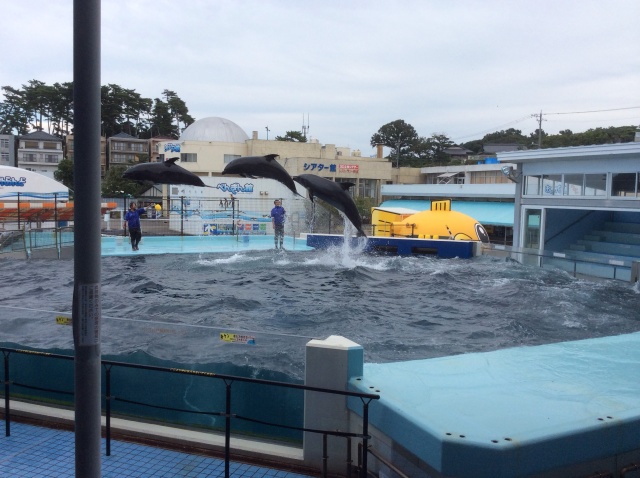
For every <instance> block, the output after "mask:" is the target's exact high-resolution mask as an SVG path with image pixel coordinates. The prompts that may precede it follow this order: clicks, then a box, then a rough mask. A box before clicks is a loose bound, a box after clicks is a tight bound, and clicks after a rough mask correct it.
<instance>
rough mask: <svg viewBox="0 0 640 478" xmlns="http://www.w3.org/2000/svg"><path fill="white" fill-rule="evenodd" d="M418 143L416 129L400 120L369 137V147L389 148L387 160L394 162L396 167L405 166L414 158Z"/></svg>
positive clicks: (388, 124)
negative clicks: (382, 146) (380, 146)
mask: <svg viewBox="0 0 640 478" xmlns="http://www.w3.org/2000/svg"><path fill="white" fill-rule="evenodd" d="M418 141H419V138H418V133H417V132H416V129H415V128H414V127H413V126H411V125H410V124H409V123H405V121H404V120H401V119H399V120H395V121H392V122H391V123H387V124H385V125H382V126H381V127H380V129H379V130H378V132H377V133H374V135H373V136H371V146H376V145H378V144H382V145H384V146H387V147H388V148H391V153H389V158H390V159H391V158H392V159H393V160H394V161H395V164H396V167H399V166H405V165H406V163H407V162H410V161H411V159H412V158H413V157H414V156H415V147H416V145H417V143H418Z"/></svg>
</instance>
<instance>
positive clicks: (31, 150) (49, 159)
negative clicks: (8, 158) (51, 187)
mask: <svg viewBox="0 0 640 478" xmlns="http://www.w3.org/2000/svg"><path fill="white" fill-rule="evenodd" d="M18 143H19V144H18V167H19V168H23V169H26V170H28V171H35V172H37V173H40V174H42V175H44V176H47V177H49V178H53V173H54V172H55V171H56V170H57V169H58V163H59V162H60V161H61V160H62V159H63V157H64V153H63V151H62V140H61V139H60V138H58V137H57V136H53V135H51V134H49V133H45V132H44V131H35V132H33V133H29V134H25V135H23V136H20V137H19V140H18Z"/></svg>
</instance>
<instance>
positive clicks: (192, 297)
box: [0, 223, 640, 378]
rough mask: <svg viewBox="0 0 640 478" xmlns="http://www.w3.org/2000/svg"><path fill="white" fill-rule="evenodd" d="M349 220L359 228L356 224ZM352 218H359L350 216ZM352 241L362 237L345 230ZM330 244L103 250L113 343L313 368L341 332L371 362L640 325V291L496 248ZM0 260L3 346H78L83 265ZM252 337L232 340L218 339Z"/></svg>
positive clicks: (187, 358) (113, 349) (256, 365)
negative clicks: (318, 346)
mask: <svg viewBox="0 0 640 478" xmlns="http://www.w3.org/2000/svg"><path fill="white" fill-rule="evenodd" d="M345 224H348V223H345ZM349 226H350V224H349ZM345 229H347V231H346V232H345V238H347V237H351V235H353V234H354V231H353V229H350V227H345ZM344 242H345V245H344V246H341V248H339V249H338V248H336V249H333V250H326V251H310V252H285V253H277V252H275V251H267V250H262V251H244V252H233V253H210V254H201V255H198V254H182V255H172V254H166V255H155V256H148V257H145V256H137V257H105V258H103V259H102V274H101V275H102V283H101V290H102V314H103V329H102V351H103V353H104V354H114V355H126V354H131V353H137V352H141V351H142V352H145V353H147V354H150V355H152V356H154V357H157V358H160V359H167V360H175V361H179V362H184V363H231V364H236V365H238V366H247V367H250V368H251V369H253V370H255V371H256V373H258V371H259V370H269V371H278V372H282V373H285V374H287V375H289V376H291V377H294V378H301V377H303V376H304V354H305V350H304V349H305V344H306V343H307V342H308V341H309V340H310V339H312V338H326V337H327V336H329V335H342V336H344V337H346V338H348V339H350V340H353V341H354V342H356V343H359V344H361V345H362V346H363V347H364V350H365V360H366V361H368V362H388V361H401V360H412V359H423V358H431V357H438V356H444V355H453V354H459V353H466V352H478V351H489V350H495V349H500V348H505V347H514V346H522V345H538V344H544V343H551V342H559V341H566V340H578V339H584V338H590V337H602V336H607V335H618V334H623V333H630V332H636V331H639V330H640V317H639V316H638V313H637V310H638V308H639V306H640V289H639V286H638V284H635V285H632V284H629V283H623V282H619V281H601V282H593V281H584V280H578V279H575V278H573V277H571V276H570V275H568V274H566V273H565V272H562V271H558V270H548V269H539V268H534V267H528V266H523V265H521V264H518V263H511V262H504V261H501V260H498V259H495V258H490V257H486V256H481V257H477V258H474V259H437V258H433V257H424V256H420V257H402V256H376V255H369V254H363V253H361V252H360V249H359V244H360V243H359V242H358V241H356V242H357V243H358V245H356V246H355V247H354V246H351V245H350V244H349V243H350V241H347V240H345V241H344ZM15 265H16V263H15V262H12V261H0V297H2V298H3V299H2V303H0V312H1V314H0V327H1V330H2V342H3V343H13V344H21V345H24V346H30V347H35V348H39V349H50V348H60V349H72V348H73V340H72V336H71V328H70V327H65V326H61V325H57V324H56V323H55V317H56V315H58V314H59V313H70V308H71V297H72V290H73V262H72V261H47V260H30V261H25V262H20V267H15ZM223 332H224V333H233V334H237V335H240V336H246V337H253V338H254V339H255V340H254V344H253V345H250V344H247V343H229V342H225V341H223V340H221V335H220V334H221V333H223Z"/></svg>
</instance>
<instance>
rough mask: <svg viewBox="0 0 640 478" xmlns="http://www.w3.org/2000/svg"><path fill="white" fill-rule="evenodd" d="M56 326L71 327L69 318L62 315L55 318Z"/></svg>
mask: <svg viewBox="0 0 640 478" xmlns="http://www.w3.org/2000/svg"><path fill="white" fill-rule="evenodd" d="M56 324H58V325H71V317H65V316H64V315H57V316H56Z"/></svg>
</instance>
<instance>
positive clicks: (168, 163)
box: [164, 156, 180, 168]
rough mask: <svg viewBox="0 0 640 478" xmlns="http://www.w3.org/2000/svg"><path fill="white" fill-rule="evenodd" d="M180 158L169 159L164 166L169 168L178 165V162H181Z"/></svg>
mask: <svg viewBox="0 0 640 478" xmlns="http://www.w3.org/2000/svg"><path fill="white" fill-rule="evenodd" d="M179 159H180V158H179V157H178V156H176V157H174V158H169V159H167V160H166V161H165V162H164V165H165V166H166V167H167V168H169V167H171V166H173V165H174V164H176V161H177V160H179Z"/></svg>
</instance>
